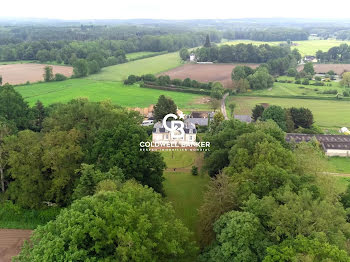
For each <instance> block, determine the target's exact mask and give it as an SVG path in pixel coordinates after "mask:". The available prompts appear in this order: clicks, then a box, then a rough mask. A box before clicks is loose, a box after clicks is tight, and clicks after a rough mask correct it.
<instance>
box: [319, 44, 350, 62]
mask: <svg viewBox="0 0 350 262" xmlns="http://www.w3.org/2000/svg"><path fill="white" fill-rule="evenodd" d="M316 58H317V59H318V60H319V61H320V62H321V63H328V62H331V63H350V46H349V45H348V44H341V45H339V46H334V47H331V48H330V49H329V50H328V51H326V52H323V51H322V50H318V51H317V52H316Z"/></svg>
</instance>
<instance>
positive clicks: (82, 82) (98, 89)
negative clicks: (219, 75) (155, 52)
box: [16, 79, 208, 109]
mask: <svg viewBox="0 0 350 262" xmlns="http://www.w3.org/2000/svg"><path fill="white" fill-rule="evenodd" d="M16 90H17V91H18V92H19V93H20V94H21V95H22V96H23V97H24V99H25V100H26V101H28V102H29V104H30V105H33V104H35V102H36V101H37V100H40V101H42V102H43V103H44V104H45V105H49V104H53V103H57V102H62V103H65V102H68V101H70V100H71V99H74V98H78V97H87V98H89V100H90V101H102V100H110V101H111V102H112V103H113V104H118V105H121V106H125V107H147V106H149V105H150V104H155V103H156V102H157V99H158V97H159V96H160V95H161V94H164V95H165V96H169V97H171V98H173V99H174V101H175V103H176V104H177V105H178V107H179V108H184V109H201V108H202V109H205V108H207V107H208V105H203V104H197V103H196V100H198V99H199V98H201V97H202V96H200V95H194V94H188V93H180V92H172V91H163V90H157V89H148V88H141V87H139V86H138V85H132V86H124V85H123V83H121V82H108V81H93V80H89V79H70V80H67V81H62V82H51V83H38V84H31V85H23V86H17V87H16Z"/></svg>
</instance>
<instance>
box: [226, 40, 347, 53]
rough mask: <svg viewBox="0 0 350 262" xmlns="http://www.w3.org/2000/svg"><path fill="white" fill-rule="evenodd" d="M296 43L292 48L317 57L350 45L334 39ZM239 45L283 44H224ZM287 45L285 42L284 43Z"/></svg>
mask: <svg viewBox="0 0 350 262" xmlns="http://www.w3.org/2000/svg"><path fill="white" fill-rule="evenodd" d="M293 42H294V43H296V44H297V45H296V46H292V48H297V49H298V50H299V52H300V53H301V55H303V56H305V55H315V54H316V52H317V51H318V50H322V51H328V49H330V48H331V47H333V46H339V45H341V44H344V43H346V44H350V41H340V40H334V39H328V40H306V41H293ZM239 43H245V44H249V43H252V44H254V45H261V44H269V45H279V44H280V43H282V42H262V41H252V40H235V41H229V42H223V43H222V44H228V45H236V44H239ZM283 43H285V42H283Z"/></svg>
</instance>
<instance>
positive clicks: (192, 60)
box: [190, 53, 196, 62]
mask: <svg viewBox="0 0 350 262" xmlns="http://www.w3.org/2000/svg"><path fill="white" fill-rule="evenodd" d="M190 62H196V55H195V54H193V53H191V54H190Z"/></svg>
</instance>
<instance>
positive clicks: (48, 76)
mask: <svg viewBox="0 0 350 262" xmlns="http://www.w3.org/2000/svg"><path fill="white" fill-rule="evenodd" d="M43 76H44V80H45V82H50V81H52V80H53V79H54V76H53V69H52V66H45V67H44V75H43Z"/></svg>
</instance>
